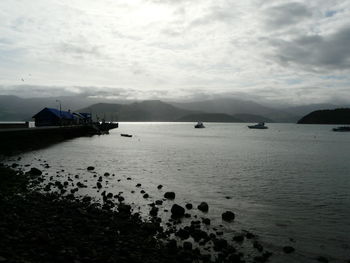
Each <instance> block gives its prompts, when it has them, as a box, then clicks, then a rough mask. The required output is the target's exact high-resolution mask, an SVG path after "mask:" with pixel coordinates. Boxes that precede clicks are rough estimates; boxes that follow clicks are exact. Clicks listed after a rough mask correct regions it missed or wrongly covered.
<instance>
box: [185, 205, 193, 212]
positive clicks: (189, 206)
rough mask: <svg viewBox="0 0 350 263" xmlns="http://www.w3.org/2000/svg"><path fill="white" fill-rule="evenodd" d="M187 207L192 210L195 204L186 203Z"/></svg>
mask: <svg viewBox="0 0 350 263" xmlns="http://www.w3.org/2000/svg"><path fill="white" fill-rule="evenodd" d="M185 207H186V208H187V209H188V210H191V209H192V208H193V205H192V204H189V203H187V204H186V205H185Z"/></svg>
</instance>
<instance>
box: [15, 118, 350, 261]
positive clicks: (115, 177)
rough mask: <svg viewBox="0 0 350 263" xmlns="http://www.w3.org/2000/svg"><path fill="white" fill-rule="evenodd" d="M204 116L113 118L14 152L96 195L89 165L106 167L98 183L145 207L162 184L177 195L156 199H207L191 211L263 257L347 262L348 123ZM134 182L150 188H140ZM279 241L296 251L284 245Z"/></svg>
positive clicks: (183, 201)
mask: <svg viewBox="0 0 350 263" xmlns="http://www.w3.org/2000/svg"><path fill="white" fill-rule="evenodd" d="M205 126H206V128H204V129H194V123H164V122H162V123H159V122H157V123H156V122H145V123H142V122H137V123H131V122H129V123H127V122H125V123H124V122H121V123H119V128H117V129H114V130H111V131H110V134H108V135H100V136H97V135H95V136H92V137H80V138H75V139H72V140H68V141H65V142H62V143H58V144H55V145H52V146H50V147H47V148H45V149H41V150H37V151H33V152H29V153H25V154H22V155H21V157H22V159H21V160H20V161H19V162H20V163H21V164H23V165H25V164H31V165H32V166H34V167H37V168H40V169H42V168H43V166H44V165H46V167H47V168H46V169H44V170H45V172H46V173H47V175H46V176H47V178H49V177H50V176H57V177H60V178H62V180H66V178H67V177H70V178H75V176H77V177H79V180H80V181H81V182H84V184H87V185H88V186H89V187H88V188H83V189H80V190H79V194H81V195H90V196H93V197H96V198H99V196H100V192H98V191H97V189H96V187H95V186H96V180H97V178H96V175H98V176H103V175H104V174H105V173H109V174H110V175H109V176H108V177H107V178H106V177H104V181H103V183H104V189H106V191H107V192H112V193H114V194H117V193H122V195H123V196H124V197H125V198H126V200H125V201H126V202H128V203H131V204H132V205H133V207H134V210H135V211H140V212H141V213H143V215H144V217H147V216H148V213H147V212H148V211H149V206H148V204H149V203H151V202H153V201H155V200H158V199H161V198H162V197H163V195H164V192H166V191H174V192H175V193H176V198H175V200H174V201H166V202H164V204H163V208H164V209H170V207H171V205H172V204H173V203H177V204H180V205H182V206H184V205H185V204H186V203H192V204H193V205H194V207H196V206H197V205H198V204H199V203H200V202H203V201H204V202H207V203H208V204H209V211H208V213H206V214H203V213H202V212H200V211H198V210H197V209H194V210H193V211H192V213H194V214H197V215H198V217H199V218H200V217H207V218H210V219H211V227H212V228H216V229H221V230H222V231H223V232H224V236H225V237H227V238H228V239H229V238H230V237H231V236H233V235H235V234H237V233H240V232H241V231H243V230H248V231H250V232H252V233H254V234H256V235H257V236H258V237H259V241H260V242H261V243H262V244H263V246H264V247H265V248H266V249H268V250H269V251H271V252H273V253H274V255H273V257H272V258H271V261H270V262H317V260H316V259H317V257H319V256H323V257H326V258H328V259H329V260H330V262H349V261H348V260H350V133H346V132H344V133H342V132H332V128H333V126H329V125H297V124H278V123H273V124H272V123H271V124H268V126H269V129H266V130H255V129H249V128H247V124H245V123H234V124H226V123H225V124H224V123H205ZM122 133H127V134H131V135H132V137H123V136H121V134H122ZM16 158H17V157H16ZM13 161H14V160H8V162H9V163H11V162H13ZM17 162H18V161H17ZM88 166H94V167H95V170H94V172H95V173H96V174H95V173H93V172H89V171H87V167H88ZM48 167H49V168H48ZM27 168H28V169H29V167H27ZM137 183H139V184H141V187H139V188H137V187H135V185H136V184H137ZM160 184H161V185H163V188H162V189H161V190H159V189H157V186H158V185H160ZM141 189H142V190H144V191H145V192H146V193H148V194H149V196H150V197H149V198H147V199H145V198H143V195H142V194H141V193H140V190H141ZM224 211H232V212H234V213H235V215H236V218H235V220H234V222H231V223H225V222H222V219H221V214H222V213H223V212H224ZM161 216H162V217H163V218H166V217H167V216H169V212H163V214H161ZM283 246H292V247H294V248H295V252H294V253H292V254H290V255H285V254H284V252H283V251H282V247H283Z"/></svg>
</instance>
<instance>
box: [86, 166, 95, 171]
mask: <svg viewBox="0 0 350 263" xmlns="http://www.w3.org/2000/svg"><path fill="white" fill-rule="evenodd" d="M87 170H88V171H93V170H95V167H93V166H88V168H87Z"/></svg>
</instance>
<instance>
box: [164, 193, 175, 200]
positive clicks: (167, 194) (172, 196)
mask: <svg viewBox="0 0 350 263" xmlns="http://www.w3.org/2000/svg"><path fill="white" fill-rule="evenodd" d="M164 197H165V198H166V199H170V200H174V199H175V193H174V192H166V193H165V194H164Z"/></svg>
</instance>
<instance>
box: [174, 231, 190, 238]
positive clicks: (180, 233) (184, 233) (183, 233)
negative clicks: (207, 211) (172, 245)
mask: <svg viewBox="0 0 350 263" xmlns="http://www.w3.org/2000/svg"><path fill="white" fill-rule="evenodd" d="M175 235H176V236H178V237H179V238H181V239H182V240H185V239H187V238H189V237H190V233H189V232H188V231H187V230H185V229H182V228H180V229H179V230H178V231H177V232H176V233H175Z"/></svg>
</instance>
